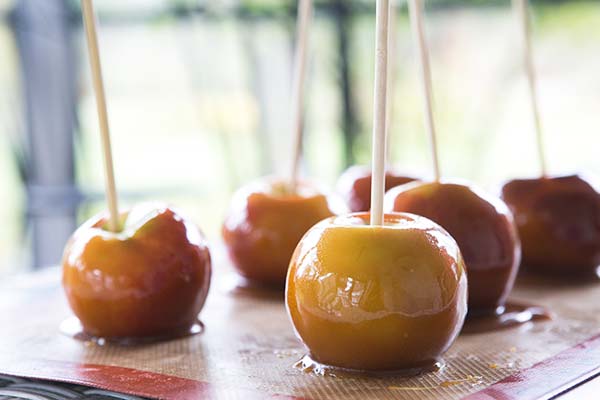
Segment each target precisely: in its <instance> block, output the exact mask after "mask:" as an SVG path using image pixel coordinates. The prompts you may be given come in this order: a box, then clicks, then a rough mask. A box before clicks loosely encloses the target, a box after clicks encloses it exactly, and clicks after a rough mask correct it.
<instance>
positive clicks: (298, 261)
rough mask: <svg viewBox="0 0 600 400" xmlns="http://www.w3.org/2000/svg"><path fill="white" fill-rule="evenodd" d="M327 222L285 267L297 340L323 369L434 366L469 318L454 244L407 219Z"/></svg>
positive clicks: (364, 216)
mask: <svg viewBox="0 0 600 400" xmlns="http://www.w3.org/2000/svg"><path fill="white" fill-rule="evenodd" d="M368 221H369V214H368V213H359V214H350V215H347V216H340V217H333V218H330V219H327V220H325V221H323V222H321V223H319V224H318V225H316V226H315V227H313V228H312V229H311V230H310V231H309V232H308V233H307V234H306V236H305V237H304V238H303V239H302V241H301V242H300V244H299V245H298V247H297V248H296V251H295V252H294V256H293V257H292V260H291V263H290V269H289V273H288V277H287V286H286V306H287V310H288V314H289V316H290V318H291V320H292V323H293V325H294V328H295V330H296V334H297V336H298V337H299V338H300V339H301V340H302V341H303V342H304V344H305V345H306V346H307V347H308V349H309V350H310V354H311V357H312V358H313V359H314V360H316V361H318V362H320V363H323V364H327V365H331V366H336V367H340V368H347V369H354V370H363V371H390V370H401V369H412V368H419V367H423V366H425V365H431V364H432V363H433V362H435V361H437V360H438V359H439V357H440V356H441V355H442V354H443V353H444V352H445V351H446V350H447V349H448V348H449V347H450V345H451V344H452V343H453V342H454V340H455V338H456V336H457V335H458V333H459V331H460V329H461V327H462V325H463V322H464V318H465V315H466V312H467V280H466V275H465V272H464V263H463V261H462V257H461V255H460V251H459V248H458V245H457V244H456V242H455V241H454V239H452V237H450V235H449V234H448V233H447V232H446V231H444V230H443V229H442V228H441V227H440V226H438V225H437V224H435V223H433V222H432V221H429V220H427V219H425V218H422V217H418V216H416V215H409V214H387V215H385V225H384V226H381V227H373V226H370V225H368V223H369V222H368Z"/></svg>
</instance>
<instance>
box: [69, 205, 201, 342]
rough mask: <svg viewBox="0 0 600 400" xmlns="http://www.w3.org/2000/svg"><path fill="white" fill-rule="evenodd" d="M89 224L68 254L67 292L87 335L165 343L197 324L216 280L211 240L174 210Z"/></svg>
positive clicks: (157, 208) (136, 212)
mask: <svg viewBox="0 0 600 400" xmlns="http://www.w3.org/2000/svg"><path fill="white" fill-rule="evenodd" d="M106 224H107V215H105V214H100V215H98V216H95V217H93V218H92V219H90V220H88V221H87V222H86V223H85V224H83V225H82V226H81V227H80V228H79V229H78V230H77V231H76V232H75V233H74V234H73V236H72V237H71V239H70V240H69V242H68V243H67V246H66V248H65V252H64V256H63V287H64V290H65V293H66V296H67V299H68V301H69V304H70V305H71V309H72V310H73V312H74V313H75V315H76V316H77V317H78V318H79V320H80V322H81V325H82V326H83V329H84V331H85V333H87V334H89V335H92V336H96V337H102V338H106V339H138V338H139V339H142V338H167V337H174V336H178V335H181V334H183V333H185V332H186V331H187V330H189V329H190V327H191V326H192V325H194V324H195V323H196V322H197V318H198V313H199V312H200V310H201V309H202V307H203V305H204V301H205V300H206V296H207V294H208V290H209V285H210V278H211V258H210V253H209V249H208V247H207V243H206V240H205V238H204V236H203V235H202V233H201V232H200V231H199V230H198V228H196V226H195V225H193V224H192V223H190V222H189V221H187V220H186V219H184V218H183V217H181V216H180V215H179V214H177V213H176V212H175V211H173V210H171V209H170V208H168V207H166V206H163V205H157V204H142V205H138V206H135V207H133V208H132V209H131V210H130V211H128V212H126V213H123V214H122V224H123V230H122V231H121V232H118V233H113V232H109V231H107V230H106V229H105V226H106Z"/></svg>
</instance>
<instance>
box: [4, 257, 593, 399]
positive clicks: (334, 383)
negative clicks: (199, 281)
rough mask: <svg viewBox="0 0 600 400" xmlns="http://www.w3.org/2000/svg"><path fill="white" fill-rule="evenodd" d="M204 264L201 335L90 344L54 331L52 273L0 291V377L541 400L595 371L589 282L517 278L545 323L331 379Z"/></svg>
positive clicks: (589, 386) (278, 299)
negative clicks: (546, 312) (435, 358)
mask: <svg viewBox="0 0 600 400" xmlns="http://www.w3.org/2000/svg"><path fill="white" fill-rule="evenodd" d="M215 265H216V267H215V272H216V274H215V279H214V281H213V286H212V288H211V293H210V296H209V299H208V301H207V304H206V307H205V309H204V310H203V312H202V314H201V318H202V320H203V322H204V323H205V324H206V330H205V332H203V333H202V334H201V335H197V336H194V337H190V338H186V339H180V340H174V341H170V342H164V343H156V344H152V345H145V346H138V347H121V346H112V345H104V346H99V345H97V344H96V343H93V342H79V341H76V340H74V339H72V338H70V337H67V336H65V335H63V334H61V333H60V331H59V329H58V326H59V324H60V323H61V321H63V320H65V319H67V318H69V317H70V310H69V309H68V307H67V305H66V302H65V300H64V296H63V295H62V291H61V288H60V284H59V281H60V271H59V270H58V269H56V268H54V269H48V270H46V271H44V272H42V273H36V274H33V275H27V276H21V277H17V278H16V279H12V280H10V281H8V282H3V283H0V326H1V327H2V328H3V329H2V335H1V336H0V373H5V374H9V375H19V376H27V377H29V378H38V379H40V378H42V379H50V380H59V381H67V382H72V383H73V382H75V383H78V384H85V385H88V386H94V387H101V388H103V389H112V390H115V391H120V392H126V393H133V394H137V395H140V396H148V397H160V398H169V399H171V398H172V399H185V398H197V397H201V398H216V399H220V398H232V399H234V398H240V399H241V398H243V399H252V398H265V397H278V398H288V399H299V398H303V399H369V398H373V399H375V398H377V399H379V398H384V399H407V398H410V399H437V398H445V399H446V398H447V399H459V398H465V397H467V396H471V397H469V398H470V399H491V398H498V397H490V396H491V394H493V393H496V394H497V393H500V394H502V396H503V397H502V398H503V399H513V398H514V399H542V398H544V399H545V398H551V397H553V396H554V397H555V396H557V395H559V394H560V393H563V392H564V391H565V390H567V389H569V388H572V387H573V386H574V385H576V384H578V383H580V382H581V381H582V380H585V379H589V378H590V377H593V376H595V374H597V373H598V372H599V369H600V302H598V299H600V283H598V282H587V283H581V282H580V283H573V282H568V283H566V282H563V281H557V280H539V279H537V280H535V282H533V283H532V282H531V281H530V280H528V279H525V280H523V279H522V280H521V281H520V282H519V283H518V285H517V287H516V288H515V290H514V293H513V296H512V297H513V298H514V299H517V300H522V301H526V302H530V303H531V302H534V303H537V304H539V305H543V306H546V307H547V308H549V309H550V310H552V312H553V313H554V315H555V317H554V319H553V320H552V321H548V322H541V323H533V324H525V325H523V326H521V327H519V328H514V329H509V330H503V331H498V332H489V333H484V334H478V335H461V336H460V337H459V339H458V340H457V342H456V343H455V345H454V346H453V347H452V348H451V349H450V351H449V352H448V354H447V355H446V356H445V362H446V367H445V368H444V369H442V370H441V371H439V372H437V373H431V374H425V375H421V376H419V377H413V378H400V377H389V378H377V379H375V378H366V377H345V378H335V377H321V376H316V375H314V374H310V373H306V372H303V371H300V370H298V369H296V368H294V367H293V365H294V364H295V362H296V361H297V360H299V359H300V358H301V357H302V356H303V355H304V354H305V349H304V348H303V346H302V345H301V343H299V341H298V340H297V339H296V338H295V337H294V334H293V331H292V328H291V325H290V323H289V320H288V318H287V315H286V313H285V308H284V306H283V302H282V295H281V293H268V292H264V293H262V294H257V293H256V292H247V291H243V290H240V289H239V288H237V287H236V286H235V282H236V281H235V280H234V277H233V275H232V274H231V272H230V269H229V268H228V266H227V264H226V262H225V261H223V260H217V261H216V262H215ZM24 316H27V318H25V317H24ZM116 377H118V378H116ZM140 382H141V384H140ZM153 382H156V384H155V385H154V386H153V385H152V383H153ZM598 390H600V380H599V379H594V380H592V381H590V382H589V383H585V384H584V385H582V386H580V387H578V388H576V389H574V390H573V391H571V392H570V393H567V394H565V395H562V398H564V399H581V398H589V396H590V395H592V394H594V393H597V392H598ZM486 396H487V397H486Z"/></svg>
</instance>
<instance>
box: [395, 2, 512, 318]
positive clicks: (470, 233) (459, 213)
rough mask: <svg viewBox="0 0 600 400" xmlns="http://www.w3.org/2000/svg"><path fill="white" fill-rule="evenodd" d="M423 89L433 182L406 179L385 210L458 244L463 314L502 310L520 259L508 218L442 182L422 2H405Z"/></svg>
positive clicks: (467, 190) (486, 201) (491, 203)
mask: <svg viewBox="0 0 600 400" xmlns="http://www.w3.org/2000/svg"><path fill="white" fill-rule="evenodd" d="M409 8H410V17H411V23H412V26H413V34H414V38H415V43H416V48H417V51H418V55H419V57H418V59H419V61H420V62H419V66H420V71H421V73H420V76H421V81H422V86H423V93H424V100H425V101H424V115H425V125H426V127H427V131H428V132H429V137H430V144H431V153H432V159H433V167H434V168H433V169H434V175H435V180H434V181H433V182H428V183H423V182H418V183H408V184H406V185H403V186H399V187H396V188H394V189H392V190H390V191H389V192H388V193H387V194H386V199H385V207H386V210H387V211H401V212H409V213H413V214H417V215H421V216H424V217H427V218H429V219H431V220H433V221H435V222H437V223H438V224H440V225H441V226H442V227H444V228H445V229H446V230H447V231H448V232H449V233H450V234H451V235H452V236H453V237H454V239H456V241H457V242H458V245H459V246H460V249H461V252H462V255H463V256H464V259H465V263H466V266H467V273H468V277H469V314H470V315H478V314H494V313H499V312H502V311H503V306H504V304H505V301H506V298H507V297H508V294H509V293H510V291H511V289H512V286H513V283H514V280H515V277H516V273H517V269H518V265H519V259H520V245H519V239H518V236H517V231H516V228H515V226H514V222H513V218H512V215H511V213H510V211H509V210H508V207H507V206H506V205H505V204H504V203H503V202H502V201H501V200H500V199H497V198H495V197H493V196H490V195H488V194H486V193H484V192H483V191H481V190H479V189H477V188H474V187H473V186H470V185H467V184H462V183H456V182H451V181H446V180H442V179H441V178H440V168H439V162H438V146H437V136H436V129H435V128H436V126H435V120H434V115H433V100H432V83H431V73H430V66H429V56H428V50H427V44H426V42H425V34H424V29H423V0H410V1H409Z"/></svg>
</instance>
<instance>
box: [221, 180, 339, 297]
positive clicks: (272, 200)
mask: <svg viewBox="0 0 600 400" xmlns="http://www.w3.org/2000/svg"><path fill="white" fill-rule="evenodd" d="M340 203H341V201H340V202H337V203H336V201H335V200H334V199H332V198H331V197H329V196H327V195H326V194H325V193H324V192H323V191H321V190H319V189H318V188H317V187H316V186H314V185H311V184H308V183H306V182H304V183H303V182H299V183H298V185H297V187H296V190H295V191H293V192H292V191H290V189H289V186H288V185H287V184H286V183H284V182H282V181H279V180H276V179H272V178H268V179H263V180H259V181H256V182H253V183H251V184H249V185H247V186H245V187H242V188H241V189H239V190H238V192H237V193H236V194H235V195H234V197H233V200H232V204H231V208H230V211H229V213H228V216H227V217H226V219H225V222H224V224H223V230H222V233H223V240H224V241H225V245H226V247H227V251H228V253H229V256H230V259H231V261H232V262H233V265H234V267H235V268H236V270H237V271H238V272H239V273H240V275H242V276H243V277H245V278H246V279H249V280H250V281H253V282H255V283H259V284H265V285H272V286H278V287H283V285H284V284H285V276H286V274H287V269H288V265H289V262H290V258H291V256H292V253H293V252H294V249H295V248H296V245H297V244H298V242H299V241H300V239H301V238H302V236H303V235H304V234H305V233H306V231H308V230H309V229H310V228H311V227H312V226H313V225H315V224H316V223H317V222H319V221H321V220H323V219H325V218H328V217H331V216H333V215H335V214H336V211H344V206H343V204H340Z"/></svg>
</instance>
